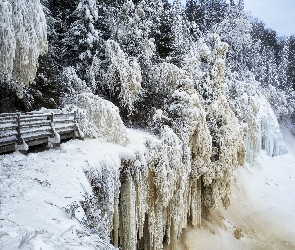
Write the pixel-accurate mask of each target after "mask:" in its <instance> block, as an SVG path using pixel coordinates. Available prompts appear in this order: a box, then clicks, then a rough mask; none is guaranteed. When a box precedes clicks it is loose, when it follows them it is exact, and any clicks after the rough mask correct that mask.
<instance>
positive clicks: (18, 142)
mask: <svg viewBox="0 0 295 250" xmlns="http://www.w3.org/2000/svg"><path fill="white" fill-rule="evenodd" d="M16 115H17V145H21V144H22V143H23V142H22V139H21V134H20V112H17V113H16Z"/></svg>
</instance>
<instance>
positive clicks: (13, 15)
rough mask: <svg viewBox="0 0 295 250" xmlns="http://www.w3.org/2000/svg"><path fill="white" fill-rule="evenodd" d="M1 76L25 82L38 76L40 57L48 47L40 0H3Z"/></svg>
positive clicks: (21, 82)
mask: <svg viewBox="0 0 295 250" xmlns="http://www.w3.org/2000/svg"><path fill="white" fill-rule="evenodd" d="M0 23H1V26H0V39H1V40H0V44H1V51H0V65H1V68H0V79H2V80H3V79H5V78H7V79H11V78H12V79H14V80H16V81H18V82H19V86H18V87H19V91H18V94H19V95H20V96H21V95H22V86H23V84H29V83H30V82H32V81H33V80H34V78H35V75H36V71H37V65H38V57H39V55H42V54H44V53H45V52H46V51H47V25H46V20H45V15H44V12H43V8H42V5H41V3H40V1H39V0H33V1H26V2H23V1H20V0H17V1H12V0H9V1H7V0H4V1H1V3H0Z"/></svg>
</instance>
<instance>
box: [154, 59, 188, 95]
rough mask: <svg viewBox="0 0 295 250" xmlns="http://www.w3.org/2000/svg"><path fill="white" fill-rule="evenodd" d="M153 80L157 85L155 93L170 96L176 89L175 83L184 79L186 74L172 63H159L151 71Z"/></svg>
mask: <svg viewBox="0 0 295 250" xmlns="http://www.w3.org/2000/svg"><path fill="white" fill-rule="evenodd" d="M152 74H153V79H154V81H155V82H156V83H157V85H156V86H155V88H156V92H160V93H162V94H163V95H166V96H167V95H168V96H170V95H172V93H173V92H174V90H175V89H176V88H177V82H178V80H180V79H183V78H184V77H185V74H186V72H185V71H184V70H182V69H180V68H178V67H177V66H176V65H174V64H172V63H166V62H164V63H160V64H159V65H157V66H156V67H155V68H154V69H153V71H152Z"/></svg>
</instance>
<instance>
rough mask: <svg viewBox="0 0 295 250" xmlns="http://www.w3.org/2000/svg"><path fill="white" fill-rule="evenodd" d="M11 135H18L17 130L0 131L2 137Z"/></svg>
mask: <svg viewBox="0 0 295 250" xmlns="http://www.w3.org/2000/svg"><path fill="white" fill-rule="evenodd" d="M10 136H17V131H15V130H10V131H8V130H7V131H5V132H3V133H0V138H5V137H10Z"/></svg>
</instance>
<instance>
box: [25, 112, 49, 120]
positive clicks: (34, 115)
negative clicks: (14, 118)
mask: <svg viewBox="0 0 295 250" xmlns="http://www.w3.org/2000/svg"><path fill="white" fill-rule="evenodd" d="M48 116H50V114H44V113H41V114H33V115H27V114H25V115H21V118H22V120H24V119H30V118H42V117H48Z"/></svg>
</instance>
